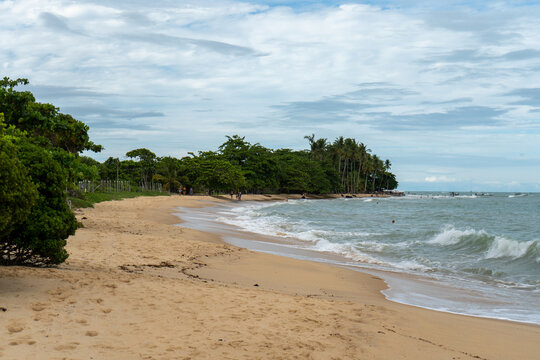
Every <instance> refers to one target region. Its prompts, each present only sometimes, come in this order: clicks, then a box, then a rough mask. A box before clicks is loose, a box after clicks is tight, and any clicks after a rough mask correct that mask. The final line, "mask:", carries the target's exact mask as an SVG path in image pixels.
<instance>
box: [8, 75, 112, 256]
mask: <svg viewBox="0 0 540 360" xmlns="http://www.w3.org/2000/svg"><path fill="white" fill-rule="evenodd" d="M27 84H28V80H26V79H17V80H10V79H9V78H4V79H3V80H0V113H2V114H3V115H2V116H1V117H0V159H1V165H0V179H1V181H0V184H1V185H0V203H1V204H2V207H1V210H0V211H1V212H2V214H1V215H2V220H0V230H1V231H0V233H1V235H0V264H10V265H12V264H31V265H48V264H59V263H61V262H63V261H65V260H66V258H67V257H68V254H67V252H66V250H65V249H64V247H65V245H66V239H67V238H68V237H69V236H70V235H72V234H74V233H75V230H76V229H77V221H76V219H75V216H74V215H73V212H72V211H71V209H70V207H69V204H68V202H67V193H68V192H69V191H73V190H74V189H73V183H74V182H75V181H76V180H77V179H80V178H88V177H90V178H92V177H93V178H96V177H97V176H99V171H97V170H98V166H97V164H96V163H97V162H96V161H94V160H92V159H90V158H81V157H80V156H79V155H80V153H81V152H82V151H84V150H91V151H100V150H101V149H102V147H101V146H100V145H96V144H94V143H93V142H92V141H90V139H89V136H88V130H89V128H88V126H86V125H85V124H84V123H82V122H80V121H78V120H76V119H74V118H73V117H72V116H70V115H67V114H62V113H61V112H60V111H59V109H58V108H56V107H55V106H53V105H51V104H44V103H39V102H36V100H35V98H34V96H33V94H32V93H31V92H29V91H18V89H16V88H17V87H18V86H21V85H27Z"/></svg>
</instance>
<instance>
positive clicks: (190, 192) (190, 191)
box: [189, 187, 193, 195]
mask: <svg viewBox="0 0 540 360" xmlns="http://www.w3.org/2000/svg"><path fill="white" fill-rule="evenodd" d="M189 195H193V188H192V187H190V188H189Z"/></svg>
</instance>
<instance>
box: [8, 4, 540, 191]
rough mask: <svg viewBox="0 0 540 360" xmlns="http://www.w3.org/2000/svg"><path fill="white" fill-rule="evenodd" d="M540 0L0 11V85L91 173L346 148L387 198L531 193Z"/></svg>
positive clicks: (539, 157) (536, 175)
mask: <svg viewBox="0 0 540 360" xmlns="http://www.w3.org/2000/svg"><path fill="white" fill-rule="evenodd" d="M539 18H540V2H539V1H518V0H516V1H452V0H448V1H436V0H431V1H419V0H407V1H406V0H386V1H377V0H372V1H306V0H300V1H286V0H281V1H279V0H269V1H263V0H253V1H243V2H240V1H228V0H223V1H211V0H197V1H192V2H191V1H173V0H154V1H142V0H130V1H122V0H117V1H100V0H82V1H65V0H16V1H8V0H0V77H4V76H8V77H10V78H12V79H15V78H20V77H22V78H27V79H28V80H29V81H30V86H28V87H26V88H27V89H29V90H30V91H32V92H33V93H34V94H35V96H36V99H37V100H38V101H40V102H50V103H52V104H54V105H55V106H57V107H59V108H60V111H61V112H63V113H68V114H71V115H73V116H74V117H75V118H77V119H79V120H81V121H83V122H85V123H86V124H88V125H89V126H90V136H91V139H92V140H93V141H94V142H95V143H98V144H101V145H103V146H104V147H105V150H104V151H103V152H101V153H98V154H93V153H90V154H87V155H89V156H91V157H93V158H95V159H97V160H99V161H103V160H106V159H107V158H108V157H110V156H113V157H120V158H125V153H126V152H128V151H130V150H133V149H136V148H141V147H145V148H148V149H150V150H152V151H153V152H155V153H156V154H157V155H158V156H167V155H170V156H176V157H182V156H185V155H187V153H188V152H191V151H195V152H196V151H199V150H216V149H217V147H218V146H219V145H220V144H222V143H223V142H224V141H225V140H226V138H225V136H226V135H234V134H238V135H240V136H245V137H246V140H247V141H249V142H251V143H260V144H261V145H263V146H266V147H269V148H274V149H276V148H290V149H296V150H300V149H306V148H308V143H307V141H306V139H304V136H305V135H310V134H315V136H316V138H320V137H322V138H326V139H328V141H330V142H331V141H333V140H335V138H337V137H338V136H342V135H343V136H345V137H353V138H355V139H357V141H359V142H362V143H364V144H366V146H367V147H368V148H369V149H371V150H372V151H373V153H376V154H377V155H378V156H379V157H381V158H382V159H390V161H391V162H392V171H393V172H394V173H395V174H396V176H397V179H398V181H399V183H400V186H399V188H400V189H401V190H409V191H418V190H429V191H432V190H433V191H434V190H441V191H484V192H490V191H510V192H526V191H531V192H533V191H535V192H537V191H540V35H539V34H540V21H538V19H539Z"/></svg>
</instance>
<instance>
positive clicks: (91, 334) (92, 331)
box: [85, 330, 98, 337]
mask: <svg viewBox="0 0 540 360" xmlns="http://www.w3.org/2000/svg"><path fill="white" fill-rule="evenodd" d="M85 335H86V336H90V337H94V336H97V335H98V332H97V331H94V330H89V331H87V332H86V334H85Z"/></svg>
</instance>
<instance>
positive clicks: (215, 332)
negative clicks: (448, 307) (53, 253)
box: [0, 196, 540, 360]
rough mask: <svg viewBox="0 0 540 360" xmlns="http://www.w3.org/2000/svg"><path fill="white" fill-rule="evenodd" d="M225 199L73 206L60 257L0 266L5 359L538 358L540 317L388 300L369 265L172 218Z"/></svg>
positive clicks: (0, 347) (0, 334)
mask: <svg viewBox="0 0 540 360" xmlns="http://www.w3.org/2000/svg"><path fill="white" fill-rule="evenodd" d="M257 198H258V199H267V197H263V196H259V197H257ZM277 198H279V197H273V199H277ZM244 199H249V198H246V197H244ZM219 201H226V199H215V198H209V197H179V196H170V197H146V198H136V199H127V200H122V201H112V202H106V203H100V204H97V205H96V206H95V208H93V209H84V210H81V211H79V212H78V214H77V217H78V219H79V220H80V221H81V222H82V223H83V224H84V228H82V229H79V230H78V231H77V234H76V235H75V236H72V237H70V238H69V239H68V246H67V249H68V251H69V253H70V257H69V259H68V261H67V262H66V263H65V264H63V265H61V266H59V267H58V268H53V269H40V268H24V267H0V358H2V359H430V360H431V359H501V360H509V359H518V360H526V359H531V360H532V359H539V358H540V327H539V326H534V325H526V324H519V323H512V322H508V321H498V320H489V319H480V318H473V317H468V316H459V315H452V314H446V313H441V312H435V311H429V310H424V309H419V308H415V307H411V306H405V305H400V304H396V303H393V302H390V301H387V300H385V299H384V297H383V296H382V295H381V294H380V290H381V289H384V287H385V284H384V282H383V281H382V280H380V279H378V278H376V277H373V276H371V275H367V274H363V273H360V272H356V271H350V270H346V269H341V268H338V267H332V266H329V265H323V264H317V263H312V262H307V261H300V260H293V259H287V258H283V257H278V256H273V255H266V254H259V253H254V252H251V251H248V250H245V249H240V248H237V247H234V246H231V245H228V244H225V243H223V242H222V241H221V239H220V237H219V236H217V235H214V234H209V233H205V232H201V231H196V230H191V229H187V228H181V227H178V226H173V225H172V224H176V223H179V222H180V221H179V220H178V218H177V217H175V216H174V215H172V214H171V213H172V212H173V209H174V208H176V207H178V206H183V207H198V206H208V205H211V202H219Z"/></svg>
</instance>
